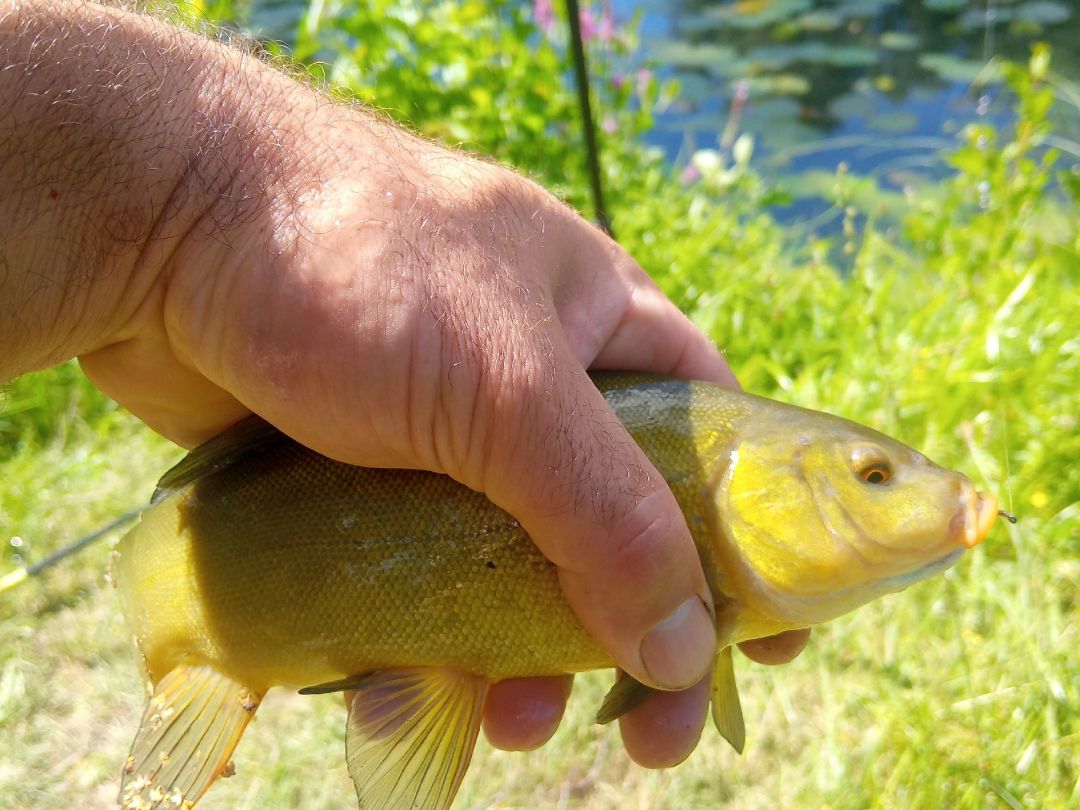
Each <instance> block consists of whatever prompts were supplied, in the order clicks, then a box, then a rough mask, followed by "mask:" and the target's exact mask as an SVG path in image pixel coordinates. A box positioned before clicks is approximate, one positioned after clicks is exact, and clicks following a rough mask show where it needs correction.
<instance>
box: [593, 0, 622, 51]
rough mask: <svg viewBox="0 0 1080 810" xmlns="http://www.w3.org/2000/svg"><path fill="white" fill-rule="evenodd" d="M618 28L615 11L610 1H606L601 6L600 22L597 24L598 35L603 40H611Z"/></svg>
mask: <svg viewBox="0 0 1080 810" xmlns="http://www.w3.org/2000/svg"><path fill="white" fill-rule="evenodd" d="M617 30H618V25H616V23H615V11H614V10H613V9H612V8H611V3H610V2H605V3H604V4H603V5H602V6H601V7H600V22H599V23H598V24H597V26H596V36H597V38H598V39H599V40H600V41H601V42H611V40H613V39H614V38H615V32H616V31H617Z"/></svg>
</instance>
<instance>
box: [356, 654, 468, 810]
mask: <svg viewBox="0 0 1080 810" xmlns="http://www.w3.org/2000/svg"><path fill="white" fill-rule="evenodd" d="M355 688H356V689H357V690H358V692H357V694H356V696H355V697H354V698H353V700H352V702H351V704H350V706H349V720H348V726H347V729H346V737H345V745H346V754H347V759H348V763H349V775H350V776H351V777H352V779H353V783H354V784H355V785H356V796H357V798H358V799H359V801H360V807H361V808H362V809H363V810H384V808H385V810H405V808H416V810H445V808H448V807H450V805H451V803H452V802H453V801H454V796H455V795H456V794H457V790H458V787H459V786H460V785H461V780H462V779H463V778H464V776H465V771H466V770H467V769H468V767H469V761H470V759H471V758H472V752H473V747H474V746H475V745H476V737H477V735H478V734H479V732H480V720H481V717H482V716H483V711H484V700H485V698H486V697H487V690H488V680H487V678H484V677H481V676H478V675H468V674H465V673H462V672H458V671H456V670H452V669H445V668H441V667H428V668H415V669H399V670H388V671H385V672H375V673H372V674H371V675H369V676H368V677H367V678H365V679H363V681H361V682H360V683H357V684H356V685H355Z"/></svg>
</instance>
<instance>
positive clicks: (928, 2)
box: [923, 0, 968, 11]
mask: <svg viewBox="0 0 1080 810" xmlns="http://www.w3.org/2000/svg"><path fill="white" fill-rule="evenodd" d="M923 5H924V6H925V7H926V8H928V9H929V10H930V11H962V10H963V9H965V8H967V6H968V0H923Z"/></svg>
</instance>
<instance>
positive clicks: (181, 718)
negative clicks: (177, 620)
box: [119, 664, 262, 810]
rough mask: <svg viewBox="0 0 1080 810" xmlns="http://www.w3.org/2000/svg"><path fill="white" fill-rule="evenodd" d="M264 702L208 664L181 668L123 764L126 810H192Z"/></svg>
mask: <svg viewBox="0 0 1080 810" xmlns="http://www.w3.org/2000/svg"><path fill="white" fill-rule="evenodd" d="M261 699H262V695H261V694H256V693H255V692H253V691H252V690H250V689H248V688H247V687H246V686H244V685H243V684H241V683H238V682H237V681H235V680H233V679H232V678H230V677H228V676H227V675H223V674H222V673H220V672H218V671H217V670H216V669H214V668H213V667H210V666H206V665H198V666H192V665H187V664H185V665H182V666H178V667H176V668H175V669H173V670H172V671H170V672H169V673H168V674H167V675H166V676H165V677H164V678H162V679H161V680H160V681H159V682H158V684H157V686H156V687H155V689H154V695H153V697H151V698H150V702H149V704H147V707H146V711H145V712H144V714H143V718H142V722H141V724H140V725H139V731H138V734H136V735H135V742H134V744H133V745H132V747H131V755H130V756H129V757H128V759H127V762H126V763H125V765H124V776H123V781H122V782H121V785H120V797H119V803H120V805H121V806H122V807H123V808H124V810H153V809H154V808H170V810H173V808H182V809H183V808H190V807H193V806H194V805H195V802H197V801H198V800H199V798H200V797H201V796H202V795H203V794H204V793H205V792H206V790H207V788H209V787H210V785H211V784H212V783H213V782H214V780H215V779H217V778H218V776H220V775H221V774H222V771H223V770H225V768H226V766H227V764H228V762H229V757H230V756H232V752H233V750H234V749H235V748H236V744H237V743H238V742H239V741H240V736H241V735H242V734H243V733H244V729H245V728H246V727H247V724H248V722H249V721H250V720H251V718H252V716H253V715H254V714H255V710H256V709H257V708H258V706H259V701H260V700H261Z"/></svg>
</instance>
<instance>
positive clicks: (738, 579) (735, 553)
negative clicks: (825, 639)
mask: <svg viewBox="0 0 1080 810" xmlns="http://www.w3.org/2000/svg"><path fill="white" fill-rule="evenodd" d="M751 422H752V424H751V425H750V426H748V428H747V429H746V430H745V431H743V432H742V433H741V435H740V437H739V439H738V440H737V442H736V443H735V444H734V445H733V446H732V447H730V448H729V453H728V457H727V458H726V460H725V463H724V464H723V465H722V466H721V471H719V472H718V473H717V476H716V479H714V480H715V481H716V484H717V485H716V486H715V488H714V490H713V497H714V498H715V499H716V500H715V506H716V511H717V513H718V515H719V520H720V525H721V526H723V527H724V529H723V530H722V531H721V532H719V534H720V535H721V540H720V546H721V548H720V549H718V555H719V556H720V558H721V564H722V565H723V567H724V569H725V572H726V573H727V574H728V580H729V581H730V582H731V583H732V586H733V587H734V589H735V590H736V591H737V592H738V593H737V594H736V596H737V598H738V600H739V602H740V603H742V604H743V605H745V606H747V607H750V608H751V609H752V610H754V611H755V612H756V613H757V614H759V615H761V616H767V617H769V618H770V620H771V621H773V623H774V624H775V625H776V626H778V627H779V626H782V627H789V626H790V627H797V626H808V625H810V624H815V623H818V622H822V621H827V620H829V619H832V618H835V617H836V616H839V615H841V614H843V613H846V612H848V611H849V610H852V609H853V608H855V607H858V606H859V605H862V604H865V603H866V602H868V601H870V600H872V599H874V598H876V597H877V596H880V595H882V594H885V593H889V592H893V591H898V590H901V589H903V588H905V587H907V586H908V585H910V584H912V583H913V582H917V581H918V580H920V579H924V578H925V577H927V576H930V575H931V574H934V573H936V572H938V571H941V570H943V569H945V568H947V567H948V566H950V565H951V564H952V563H954V562H955V561H956V560H957V559H958V558H959V557H960V555H961V554H962V553H963V551H964V550H965V549H968V548H973V547H974V546H976V545H977V544H979V543H980V542H981V541H982V540H983V539H984V538H985V537H986V535H987V533H988V532H989V531H990V527H991V526H992V525H993V523H994V520H995V518H996V517H997V511H998V506H997V502H996V501H995V499H994V498H993V497H992V496H990V495H988V494H986V493H981V492H977V491H976V489H975V487H974V486H973V484H972V483H971V481H970V480H969V479H968V478H966V477H965V476H964V475H961V474H960V473H957V472H952V471H950V470H946V469H943V468H942V467H939V466H938V465H936V464H934V463H933V462H931V461H930V460H929V459H927V458H926V457H925V456H923V455H922V454H921V453H918V452H916V451H915V450H912V449H911V448H910V447H907V446H905V445H904V444H902V443H900V442H898V441H896V440H894V439H891V438H889V437H888V436H885V435H883V434H881V433H878V432H877V431H874V430H871V429H869V428H865V427H863V426H861V425H857V424H855V423H853V422H849V421H847V420H844V419H840V418H837V417H832V416H828V415H826V414H820V413H816V412H813V411H805V410H802V409H799V408H790V407H787V406H782V407H781V408H780V409H779V410H775V411H773V412H771V413H770V414H769V415H767V416H765V417H763V418H754V419H752V420H751Z"/></svg>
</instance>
